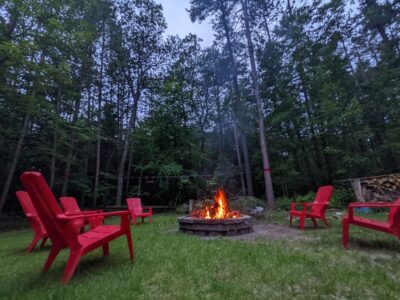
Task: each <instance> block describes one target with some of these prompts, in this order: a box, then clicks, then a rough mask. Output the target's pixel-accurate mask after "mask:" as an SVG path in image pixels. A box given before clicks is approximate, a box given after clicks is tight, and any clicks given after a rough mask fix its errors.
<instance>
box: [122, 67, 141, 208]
mask: <svg viewBox="0 0 400 300" xmlns="http://www.w3.org/2000/svg"><path fill="white" fill-rule="evenodd" d="M138 77H139V76H138ZM137 80H138V82H137V84H136V88H134V86H133V82H132V78H131V74H129V75H128V84H129V87H130V89H131V94H132V95H133V101H134V102H133V107H132V111H131V117H130V119H129V125H128V128H127V132H126V137H125V141H124V144H123V147H122V153H121V159H120V161H119V166H118V176H117V199H116V205H117V206H121V204H122V189H123V185H124V173H125V163H126V158H127V156H128V150H129V144H130V142H131V134H132V132H133V130H134V128H135V125H136V117H137V110H138V105H139V99H140V95H141V90H140V87H139V81H140V79H139V78H138V79H137Z"/></svg>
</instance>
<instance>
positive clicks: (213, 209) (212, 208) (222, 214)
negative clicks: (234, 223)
mask: <svg viewBox="0 0 400 300" xmlns="http://www.w3.org/2000/svg"><path fill="white" fill-rule="evenodd" d="M214 201H215V204H212V205H211V204H207V205H206V207H205V208H203V209H198V210H195V211H193V212H192V214H191V216H192V217H196V218H201V219H228V218H238V217H240V212H238V211H230V210H229V206H228V200H227V198H226V195H225V192H224V190H223V189H218V190H217V192H216V193H215V196H214Z"/></svg>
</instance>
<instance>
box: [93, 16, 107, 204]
mask: <svg viewBox="0 0 400 300" xmlns="http://www.w3.org/2000/svg"><path fill="white" fill-rule="evenodd" d="M101 34H102V41H101V54H100V78H99V95H98V98H97V103H98V104H97V106H98V113H97V123H98V124H97V126H98V127H97V147H96V173H95V175H94V192H93V207H97V196H98V195H97V194H98V190H99V177H100V160H101V157H100V155H101V103H102V97H103V68H104V45H105V24H104V19H103V23H102V33H101Z"/></svg>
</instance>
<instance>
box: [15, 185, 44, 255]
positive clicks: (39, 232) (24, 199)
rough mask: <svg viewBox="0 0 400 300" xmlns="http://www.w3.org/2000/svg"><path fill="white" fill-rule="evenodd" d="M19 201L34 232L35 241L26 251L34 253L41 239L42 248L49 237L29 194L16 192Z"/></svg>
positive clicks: (33, 240)
mask: <svg viewBox="0 0 400 300" xmlns="http://www.w3.org/2000/svg"><path fill="white" fill-rule="evenodd" d="M16 196H17V199H18V201H19V203H20V204H21V206H22V209H23V211H24V213H25V216H26V218H27V219H28V220H29V222H30V223H31V227H32V230H33V232H34V234H35V235H34V236H33V239H32V241H31V243H30V244H29V246H28V249H27V250H26V251H27V252H32V250H33V249H34V248H35V246H36V244H37V242H39V241H40V240H41V239H43V240H42V243H41V244H40V248H42V247H43V246H44V244H45V243H46V241H47V239H48V235H47V232H46V229H45V228H44V226H43V223H42V221H40V218H39V216H38V214H37V212H36V209H35V207H34V206H33V204H32V200H31V198H30V197H29V194H28V193H27V192H25V191H18V192H16Z"/></svg>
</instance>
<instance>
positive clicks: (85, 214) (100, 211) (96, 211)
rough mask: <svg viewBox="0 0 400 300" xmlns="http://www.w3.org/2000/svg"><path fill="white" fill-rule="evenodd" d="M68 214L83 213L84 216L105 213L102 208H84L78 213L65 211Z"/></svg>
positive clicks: (76, 214)
mask: <svg viewBox="0 0 400 300" xmlns="http://www.w3.org/2000/svg"><path fill="white" fill-rule="evenodd" d="M64 213H65V215H66V216H78V215H82V216H85V217H86V216H87V215H93V214H100V213H103V210H102V209H96V210H82V211H80V212H77V213H70V212H64Z"/></svg>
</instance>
